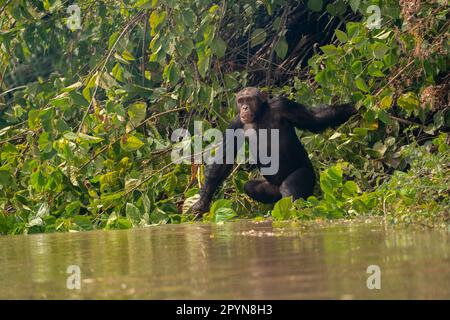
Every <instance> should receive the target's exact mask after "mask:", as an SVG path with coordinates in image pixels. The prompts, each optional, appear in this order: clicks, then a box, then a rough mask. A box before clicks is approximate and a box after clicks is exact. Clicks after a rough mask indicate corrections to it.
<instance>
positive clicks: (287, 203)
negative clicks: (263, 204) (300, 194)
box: [271, 197, 294, 220]
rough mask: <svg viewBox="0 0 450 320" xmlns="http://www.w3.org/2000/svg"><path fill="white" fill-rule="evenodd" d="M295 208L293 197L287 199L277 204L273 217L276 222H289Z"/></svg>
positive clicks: (272, 213)
mask: <svg viewBox="0 0 450 320" xmlns="http://www.w3.org/2000/svg"><path fill="white" fill-rule="evenodd" d="M293 208H294V204H293V202H292V197H286V198H283V199H281V200H280V201H278V202H277V203H276V204H275V206H274V208H273V210H272V212H271V215H272V217H274V219H276V220H287V219H289V218H291V215H292V214H291V210H292V209H293Z"/></svg>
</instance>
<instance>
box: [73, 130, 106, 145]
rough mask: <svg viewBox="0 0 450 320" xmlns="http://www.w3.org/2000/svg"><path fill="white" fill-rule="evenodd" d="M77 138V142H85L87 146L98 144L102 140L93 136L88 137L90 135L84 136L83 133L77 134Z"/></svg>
mask: <svg viewBox="0 0 450 320" xmlns="http://www.w3.org/2000/svg"><path fill="white" fill-rule="evenodd" d="M77 137H78V140H79V141H80V142H86V143H89V144H95V143H99V142H102V141H103V140H104V139H103V138H100V137H93V136H90V135H87V134H84V133H81V132H80V133H78V134H77Z"/></svg>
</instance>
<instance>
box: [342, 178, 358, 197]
mask: <svg viewBox="0 0 450 320" xmlns="http://www.w3.org/2000/svg"><path fill="white" fill-rule="evenodd" d="M358 190H359V188H358V185H357V184H356V183H355V182H354V181H347V182H346V183H345V184H344V187H343V188H342V194H343V195H345V196H347V197H354V196H355V195H356V194H357V193H358Z"/></svg>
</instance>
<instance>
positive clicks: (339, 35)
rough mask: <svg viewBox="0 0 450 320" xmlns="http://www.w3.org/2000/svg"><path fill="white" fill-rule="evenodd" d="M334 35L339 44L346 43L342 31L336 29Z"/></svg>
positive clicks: (346, 38) (345, 35) (346, 39)
mask: <svg viewBox="0 0 450 320" xmlns="http://www.w3.org/2000/svg"><path fill="white" fill-rule="evenodd" d="M334 33H335V34H336V37H337V38H338V39H339V41H340V42H341V43H346V42H347V41H348V37H347V34H346V33H345V32H344V31H341V30H338V29H336V30H335V31H334Z"/></svg>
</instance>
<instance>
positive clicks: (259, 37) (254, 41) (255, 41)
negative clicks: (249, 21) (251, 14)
mask: <svg viewBox="0 0 450 320" xmlns="http://www.w3.org/2000/svg"><path fill="white" fill-rule="evenodd" d="M266 37H267V33H266V31H265V30H264V29H261V28H258V29H255V30H254V31H253V32H252V35H251V36H250V38H251V41H250V46H251V47H252V48H253V47H256V46H257V45H260V44H261V43H263V42H264V41H266Z"/></svg>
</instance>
